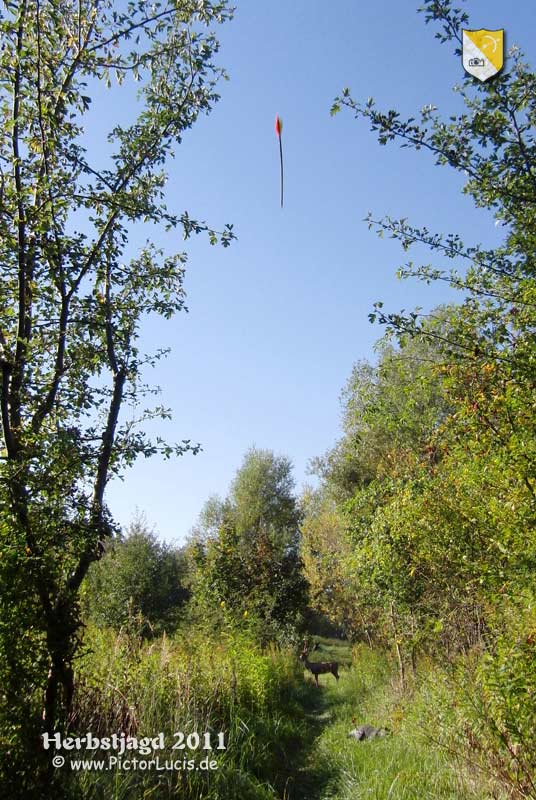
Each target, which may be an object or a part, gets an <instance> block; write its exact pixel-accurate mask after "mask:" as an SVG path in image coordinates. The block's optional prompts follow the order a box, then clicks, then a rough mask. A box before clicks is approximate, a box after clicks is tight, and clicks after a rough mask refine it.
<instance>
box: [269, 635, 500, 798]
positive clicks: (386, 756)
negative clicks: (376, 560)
mask: <svg viewBox="0 0 536 800" xmlns="http://www.w3.org/2000/svg"><path fill="white" fill-rule="evenodd" d="M314 656H315V658H314V660H316V661H332V660H336V661H338V662H339V664H340V665H341V669H340V680H339V681H338V682H336V680H335V678H334V677H333V676H332V675H321V676H320V678H319V680H320V688H317V687H316V686H315V684H314V679H313V676H312V675H311V674H310V673H309V672H307V673H306V676H307V680H306V682H305V684H304V686H303V690H302V694H301V696H300V697H299V702H300V705H301V707H302V709H303V712H304V719H305V724H304V736H303V739H302V743H301V747H300V748H299V751H298V755H296V758H295V760H294V762H293V764H292V774H291V775H289V777H288V780H287V782H286V785H285V790H284V792H283V794H282V795H281V797H282V800H490V798H491V797H492V795H490V794H488V793H487V792H486V791H485V790H484V789H483V787H482V785H481V784H480V783H477V782H476V781H474V780H473V778H472V777H471V776H470V775H467V774H466V773H464V771H463V768H460V766H459V765H458V767H455V766H454V765H453V764H452V763H450V762H449V761H448V758H447V756H446V754H445V753H443V752H441V751H439V750H437V749H436V748H435V747H434V746H433V744H432V743H431V742H427V741H426V740H424V739H423V738H422V737H419V736H418V733H419V725H420V721H421V719H422V716H421V717H419V714H421V715H422V714H426V713H428V709H427V708H426V706H423V707H420V708H417V707H416V705H415V703H414V699H413V698H412V699H411V700H409V701H408V698H407V697H403V696H401V695H400V694H399V693H397V692H396V690H395V689H394V688H393V685H392V683H391V676H392V673H391V669H390V666H389V663H388V661H387V659H386V657H385V654H380V653H377V652H374V651H365V650H364V651H363V652H362V653H361V658H360V661H359V663H358V664H357V665H354V667H353V668H351V669H350V667H351V648H350V645H348V644H347V643H343V642H340V641H337V640H326V639H324V640H322V641H321V644H320V647H319V648H318V650H317V651H316V652H315V653H314ZM354 718H355V720H356V724H357V725H361V724H364V723H369V724H372V725H373V726H375V727H385V726H387V727H389V728H391V729H392V730H393V733H392V735H389V736H387V737H385V738H382V739H372V740H370V741H364V742H358V741H356V740H355V739H352V738H349V737H348V733H349V732H350V730H351V729H352V728H354V727H355V724H354V723H353V722H352V720H353V719H354Z"/></svg>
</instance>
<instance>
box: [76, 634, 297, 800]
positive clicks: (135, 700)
mask: <svg viewBox="0 0 536 800" xmlns="http://www.w3.org/2000/svg"><path fill="white" fill-rule="evenodd" d="M85 644H86V647H87V654H86V655H85V656H84V657H83V659H82V660H81V662H80V664H79V667H78V671H77V693H76V700H75V705H74V709H73V721H72V725H73V729H74V730H78V731H80V732H86V731H88V730H91V731H92V732H94V733H95V735H109V734H110V733H112V732H116V731H117V730H121V731H124V732H125V733H126V734H130V735H138V736H143V735H155V734H156V733H157V732H160V731H162V732H163V733H164V737H165V741H166V743H167V747H166V749H165V750H164V751H159V753H158V755H159V757H160V759H161V761H162V762H164V761H165V759H166V758H168V759H170V758H173V759H176V758H177V753H178V752H179V751H177V750H175V751H172V750H171V749H170V748H171V745H172V744H174V743H175V741H176V740H175V739H174V738H173V734H174V732H175V731H183V732H185V733H186V734H187V733H191V732H192V731H197V732H199V733H203V732H205V731H208V732H210V733H211V736H212V740H213V745H214V749H213V750H211V751H210V752H209V755H210V758H211V759H214V760H216V761H217V769H215V770H213V771H209V772H207V771H202V770H195V771H185V770H183V771H181V770H175V771H172V772H167V773H166V774H165V776H164V779H162V773H157V772H155V771H154V770H147V771H135V770H133V771H131V772H128V771H121V772H119V771H109V772H102V773H100V774H96V773H95V772H91V771H80V772H79V773H78V774H77V775H74V776H73V777H72V781H71V792H72V796H73V797H84V798H85V797H87V798H89V797H94V798H103V800H104V798H105V799H106V800H120V799H121V800H122V798H135V797H140V796H149V795H150V794H153V793H155V794H156V793H157V796H158V797H162V798H170V800H171V798H176V797H177V796H180V797H181V800H189V799H190V798H191V800H194V799H195V800H198V798H201V797H203V798H206V800H211V799H212V800H220V799H221V800H242V799H243V798H250V799H251V800H270V799H272V800H274V799H275V798H277V797H281V796H283V792H284V790H285V786H286V784H287V781H288V779H289V775H290V774H292V773H293V771H294V761H295V759H296V758H297V757H298V748H299V746H300V743H301V742H302V741H303V738H304V736H305V724H304V722H305V720H304V714H303V711H302V709H301V708H300V707H299V705H298V703H297V697H298V696H299V691H300V686H301V682H302V678H301V675H302V670H301V667H300V665H299V662H298V660H297V658H296V657H295V655H294V653H291V652H283V651H279V650H275V649H273V650H269V651H265V652H261V651H260V650H259V648H258V647H257V645H256V644H255V643H254V641H253V640H252V639H251V637H249V636H247V635H245V634H244V633H238V632H236V631H233V632H228V633H227V634H226V635H225V636H224V637H223V638H219V639H207V637H206V635H205V634H204V632H199V633H196V632H195V631H194V630H193V629H190V630H189V636H188V637H181V638H180V641H179V640H174V639H170V638H168V637H166V636H164V637H162V638H161V639H154V640H153V641H152V642H151V643H150V644H147V643H146V642H145V641H144V639H143V638H142V637H136V636H135V635H134V634H133V633H130V634H127V633H126V632H122V633H120V634H116V633H114V632H113V631H111V630H106V629H96V628H94V627H90V628H89V629H88V631H87V634H86V640H85ZM219 732H223V733H224V737H225V744H226V749H225V750H217V749H216V745H217V741H218V740H217V738H216V737H217V735H218V733H219ZM183 755H184V753H183ZM204 755H206V752H203V751H201V750H199V751H192V752H188V751H186V756H187V757H188V758H195V759H196V761H199V760H200V759H201V758H202V757H203V756H204Z"/></svg>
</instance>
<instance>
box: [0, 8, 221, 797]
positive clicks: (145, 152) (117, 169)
mask: <svg viewBox="0 0 536 800" xmlns="http://www.w3.org/2000/svg"><path fill="white" fill-rule="evenodd" d="M229 16H230V11H229V10H228V9H227V6H226V2H225V0H221V2H220V1H219V0H216V2H210V0H203V2H197V0H196V1H195V2H193V0H155V2H154V3H151V4H147V3H146V2H145V1H144V0H133V2H130V3H128V4H127V5H126V6H121V8H119V7H118V6H117V5H116V4H115V3H114V2H113V0H104V1H103V2H101V0H98V1H97V0H88V2H69V1H67V2H63V1H62V2H57V1H56V0H51V2H49V3H47V4H46V5H44V4H42V3H41V2H40V0H20V2H14V3H11V4H9V6H6V8H5V9H4V11H3V16H2V19H1V21H0V25H1V31H2V53H1V56H0V87H1V89H0V116H1V122H2V124H1V130H2V133H1V135H0V240H1V242H2V244H1V251H0V259H1V265H2V283H1V286H0V367H1V373H2V381H1V394H0V411H1V415H0V416H1V425H2V428H1V430H2V439H3V445H4V450H3V454H2V461H1V471H0V501H1V505H0V507H1V508H2V512H1V520H0V530H1V532H2V552H3V559H2V566H1V567H0V569H1V571H2V575H1V577H2V582H3V587H4V591H3V594H2V601H1V602H2V611H3V613H4V617H3V619H4V624H3V625H2V628H1V636H2V642H1V645H0V659H1V661H0V671H1V679H2V684H3V686H4V687H5V696H6V697H7V700H6V701H5V703H4V702H3V701H0V702H2V708H1V715H2V718H3V719H4V720H5V728H6V730H7V729H8V730H9V737H8V738H9V748H8V752H9V753H10V754H11V755H10V756H9V757H10V758H11V759H15V758H16V754H17V753H18V751H17V746H16V745H15V744H14V743H16V742H19V743H20V741H26V742H27V743H28V747H29V751H30V755H31V756H32V757H33V758H35V753H36V751H37V750H38V748H36V747H35V744H34V740H33V739H31V738H29V735H28V734H27V733H26V734H24V729H26V728H28V726H29V727H30V728H32V726H33V728H34V732H33V734H32V735H35V729H36V728H37V729H38V730H39V729H40V728H41V721H40V716H41V714H40V709H39V705H40V704H41V697H42V696H43V694H44V698H45V699H44V707H43V719H44V727H45V729H46V730H47V731H49V732H51V731H52V730H54V729H56V728H57V726H58V725H60V724H61V722H62V719H63V718H64V716H65V711H66V709H67V708H68V706H69V703H70V699H71V695H72V691H73V669H72V663H73V658H74V657H75V654H76V652H77V648H78V644H79V624H80V618H79V611H78V593H79V590H80V586H81V584H82V581H83V580H84V577H85V575H86V573H87V570H88V568H89V566H90V564H91V563H92V562H93V561H94V560H96V559H98V558H99V557H100V556H101V555H102V553H103V550H104V543H105V541H106V540H107V539H108V538H109V537H110V535H111V533H112V532H113V528H114V526H113V521H112V518H111V515H110V512H109V510H108V508H107V506H106V502H105V488H106V485H107V483H108V482H109V480H110V479H112V478H113V477H114V476H117V475H119V474H120V473H121V472H122V471H123V470H124V469H125V468H126V467H127V466H128V465H130V464H132V462H133V461H134V460H135V458H136V457H138V456H139V455H144V456H150V455H152V454H154V453H162V454H163V455H164V456H168V457H169V456H172V455H175V454H182V453H184V452H186V451H187V450H193V451H195V450H196V449H197V446H192V445H191V444H190V442H189V441H188V440H185V441H183V442H181V443H179V444H178V445H176V446H172V445H168V444H166V443H165V442H163V441H162V440H161V439H156V440H155V441H152V440H150V439H148V438H147V436H146V435H145V434H144V432H143V429H142V428H141V427H140V426H141V425H142V423H143V422H144V421H145V420H147V419H152V418H153V417H155V416H156V417H158V416H167V415H168V412H167V410H166V409H165V408H163V407H157V408H154V409H146V410H144V411H142V412H141V413H139V410H138V411H137V413H136V414H134V415H133V417H132V419H131V420H130V421H129V420H128V419H127V417H126V416H125V415H122V409H123V408H124V406H125V405H126V404H131V405H132V406H133V407H134V408H135V407H136V405H137V404H138V403H139V402H140V399H141V398H142V397H143V396H144V395H145V394H147V393H150V392H151V391H154V390H150V389H149V387H147V386H146V385H145V384H144V370H145V368H146V367H147V366H149V365H151V364H154V362H155V361H156V360H157V359H158V358H160V357H162V355H163V354H164V353H165V350H164V349H163V348H162V349H160V350H159V351H158V352H157V353H156V354H154V355H148V356H147V355H144V354H143V353H142V352H140V349H139V343H138V337H139V329H140V322H141V320H142V319H144V318H145V317H146V316H147V315H148V314H158V315H160V316H163V317H165V318H166V319H169V318H170V317H171V316H173V315H174V314H175V313H176V312H178V311H180V310H181V309H183V308H184V290H183V275H184V268H185V262H186V256H185V254H184V253H182V252H174V253H171V254H168V253H167V252H165V251H164V250H163V249H160V248H158V247H156V246H154V245H153V244H152V243H151V241H150V239H149V238H148V239H147V243H146V245H145V246H144V247H143V248H142V249H141V251H140V252H139V253H138V254H137V255H136V254H132V251H131V248H130V246H129V231H130V229H131V227H132V226H133V225H136V226H137V227H138V229H139V230H143V226H144V225H149V226H151V225H152V226H154V225H157V226H160V227H161V228H164V229H165V230H167V231H169V232H171V233H173V232H174V231H176V232H182V234H183V235H184V237H185V238H188V237H189V236H190V235H191V234H192V233H199V232H203V231H204V232H206V233H207V234H208V236H209V238H210V241H211V242H212V243H215V242H218V241H220V242H221V243H222V244H223V245H224V246H227V245H228V244H229V243H230V242H231V240H232V238H233V233H232V229H231V226H226V227H225V229H224V230H223V232H222V233H221V234H218V233H217V232H215V231H214V230H213V229H212V228H210V227H209V226H208V225H206V224H205V223H204V222H199V221H197V220H195V219H192V218H191V217H190V216H189V214H188V213H187V212H183V213H179V214H177V213H175V212H172V211H170V210H168V208H167V207H166V204H165V196H164V184H165V180H166V176H165V172H164V165H165V162H166V159H167V158H168V157H169V156H171V155H172V154H173V149H174V147H175V145H176V144H177V143H180V142H181V140H182V137H183V135H184V133H185V132H186V131H187V130H188V129H189V128H190V127H192V125H193V124H194V123H195V121H196V120H197V118H198V116H199V115H200V114H203V113H208V112H209V111H210V109H211V108H212V106H213V104H214V103H215V102H216V101H217V99H218V95H217V93H216V84H217V82H218V80H219V79H220V78H221V77H222V76H223V74H224V73H223V71H222V70H221V69H220V68H219V67H217V66H216V65H215V64H214V56H215V54H216V53H217V50H218V43H217V41H216V39H215V37H214V35H213V33H211V32H210V31H209V26H210V25H212V24H214V23H220V22H223V21H224V20H226V19H228V18H229ZM114 79H116V80H117V82H118V83H119V84H121V83H123V82H125V84H127V83H129V81H131V80H134V81H139V84H140V87H141V88H140V91H139V95H138V101H137V104H136V105H135V106H134V107H133V120H132V122H130V123H128V124H113V123H112V126H111V129H110V132H109V136H108V139H107V142H106V140H105V141H104V142H103V143H102V147H99V146H98V145H97V144H95V146H94V147H92V149H91V151H90V152H89V151H88V149H87V147H86V145H85V141H87V140H84V131H87V130H91V128H90V125H91V119H92V117H91V106H92V95H93V94H94V93H96V92H97V86H98V82H99V81H100V82H101V85H104V84H105V85H107V86H108V87H109V86H111V83H112V80H114ZM13 609H16V611H15V612H14V611H13ZM19 614H20V619H21V620H22V624H23V625H24V626H25V628H26V637H25V640H24V645H21V644H20V643H19V644H16V642H17V641H18V640H19V638H20V630H19V622H18V619H17V617H18V615H19ZM29 663H31V664H32V667H31V669H30V671H29V672H28V673H27V679H26V680H25V681H24V685H23V686H22V687H21V677H20V676H21V672H22V674H25V669H26V666H25V665H27V664H29ZM47 675H48V677H47ZM21 737H22V738H21ZM22 760H24V759H22ZM11 767H13V764H11ZM15 772H16V770H15ZM35 772H36V770H31V769H29V770H28V774H30V775H31V777H30V778H29V780H30V781H33V780H34V773H35ZM14 786H15V787H16V788H17V790H18V791H24V787H23V788H22V789H21V787H20V782H19V781H18V779H16V780H15V782H14ZM26 789H27V791H28V792H29V791H30V789H29V788H28V787H26ZM26 796H29V794H27V795H26Z"/></svg>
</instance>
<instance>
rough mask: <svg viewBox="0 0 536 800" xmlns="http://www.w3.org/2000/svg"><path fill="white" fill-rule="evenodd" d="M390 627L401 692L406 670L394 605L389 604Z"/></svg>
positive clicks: (404, 686) (404, 683) (403, 687)
mask: <svg viewBox="0 0 536 800" xmlns="http://www.w3.org/2000/svg"><path fill="white" fill-rule="evenodd" d="M391 625H392V626H393V636H394V640H395V650H396V657H397V661H398V674H399V677H400V688H401V689H402V691H405V689H406V668H405V666H404V659H403V657H402V649H401V647H400V640H399V638H398V631H397V627H396V615H395V604H394V603H391Z"/></svg>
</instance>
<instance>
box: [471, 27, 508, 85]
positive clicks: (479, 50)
mask: <svg viewBox="0 0 536 800" xmlns="http://www.w3.org/2000/svg"><path fill="white" fill-rule="evenodd" d="M462 35H463V39H462V62H463V68H464V70H465V71H466V72H468V73H469V75H472V76H473V77H474V78H478V80H479V81H487V80H489V78H493V76H494V75H497V73H498V72H500V71H501V69H502V68H503V65H504V29H501V30H500V31H487V30H486V29H485V28H481V29H480V30H479V31H467V30H465V29H464V30H462Z"/></svg>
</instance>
